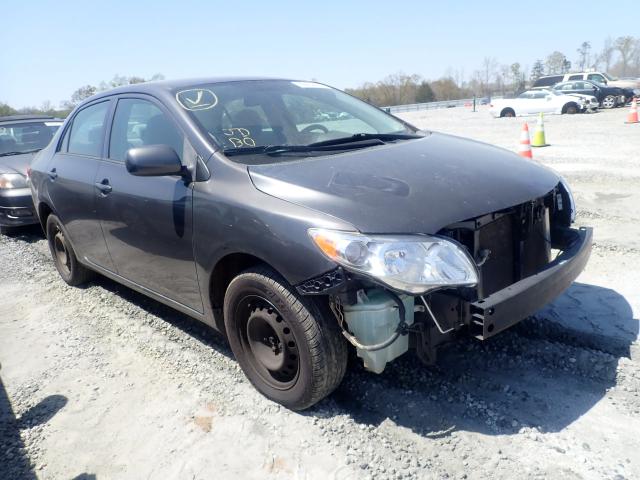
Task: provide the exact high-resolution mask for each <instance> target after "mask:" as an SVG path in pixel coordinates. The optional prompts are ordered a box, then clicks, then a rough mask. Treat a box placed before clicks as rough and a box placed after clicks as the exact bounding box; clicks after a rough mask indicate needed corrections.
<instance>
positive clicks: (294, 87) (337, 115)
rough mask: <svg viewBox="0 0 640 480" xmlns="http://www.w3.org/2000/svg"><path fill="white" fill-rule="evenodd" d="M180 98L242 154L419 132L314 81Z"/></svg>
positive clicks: (228, 86)
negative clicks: (271, 148)
mask: <svg viewBox="0 0 640 480" xmlns="http://www.w3.org/2000/svg"><path fill="white" fill-rule="evenodd" d="M175 97H176V100H177V102H178V104H179V105H180V107H181V108H183V109H184V110H186V111H187V112H188V114H189V115H190V116H191V117H192V118H193V119H194V120H195V122H196V123H197V124H198V126H200V128H202V129H203V130H204V131H205V132H207V133H208V134H209V136H210V137H211V138H212V139H213V140H215V142H216V143H217V144H218V145H219V146H221V147H222V148H223V149H224V150H225V151H227V152H229V153H230V152H232V151H233V152H234V153H236V154H237V151H238V149H247V151H248V152H251V153H254V152H256V150H259V149H260V147H267V146H276V145H279V146H290V147H308V146H310V145H312V144H317V143H319V142H328V141H329V142H330V143H331V141H332V140H336V139H343V138H350V137H353V136H354V135H355V136H360V137H371V136H378V135H380V134H382V135H392V134H398V135H399V136H401V135H410V134H414V133H415V130H413V129H412V128H410V127H408V126H406V125H405V124H403V123H402V122H400V121H399V120H396V119H394V118H393V117H391V116H390V115H387V114H386V113H384V112H382V111H381V110H380V109H378V108H376V107H373V106H371V105H369V104H367V103H365V102H363V101H361V100H358V99H356V98H354V97H351V96H350V95H347V94H346V93H343V92H341V91H339V90H335V89H333V88H330V87H327V86H325V85H321V84H319V83H314V82H296V81H288V80H252V81H236V82H221V83H213V84H207V85H198V86H194V87H191V88H187V89H181V90H179V91H176V92H175ZM386 140H388V138H386ZM256 147H258V148H256ZM290 150H291V149H290ZM300 150H301V149H300V148H298V150H296V151H297V152H299V151H300ZM334 150H337V149H336V148H334ZM325 154H326V152H325Z"/></svg>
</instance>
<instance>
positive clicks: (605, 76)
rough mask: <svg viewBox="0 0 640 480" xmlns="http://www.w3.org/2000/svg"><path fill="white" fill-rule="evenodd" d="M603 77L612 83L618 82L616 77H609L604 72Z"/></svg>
mask: <svg viewBox="0 0 640 480" xmlns="http://www.w3.org/2000/svg"><path fill="white" fill-rule="evenodd" d="M602 76H603V77H604V78H606V79H607V80H611V81H614V82H615V81H616V80H617V78H616V77H612V76H611V75H609V74H608V73H605V72H602Z"/></svg>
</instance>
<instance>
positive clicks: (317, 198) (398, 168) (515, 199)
mask: <svg viewBox="0 0 640 480" xmlns="http://www.w3.org/2000/svg"><path fill="white" fill-rule="evenodd" d="M249 171H250V173H251V177H252V179H253V182H254V184H255V185H256V187H257V188H258V189H260V190H261V191H263V192H265V193H269V194H271V195H275V196H278V197H280V198H283V199H285V200H288V201H290V202H293V203H296V204H298V205H303V206H306V207H309V208H313V209H315V210H320V211H323V212H326V213H328V214H331V215H333V216H335V217H337V218H341V219H343V220H345V221H347V222H350V223H352V224H353V225H355V226H356V227H357V228H358V229H359V230H360V231H361V232H365V233H426V234H433V233H436V232H437V231H438V230H440V229H442V228H443V227H446V226H447V225H450V224H452V223H455V222H459V221H463V220H467V219H469V218H473V217H477V216H480V215H484V214H487V213H490V212H495V211H497V210H501V209H504V208H508V207H511V206H514V205H518V204H520V203H523V202H526V201H528V200H533V199H535V198H538V197H541V196H543V195H545V194H546V193H548V192H550V191H551V190H552V189H553V188H554V187H555V186H556V185H557V184H558V181H559V177H558V176H557V175H556V174H555V173H553V172H552V171H551V170H548V169H546V168H545V167H542V166H541V165H538V164H535V163H534V162H532V161H528V160H525V159H524V158H522V157H520V156H518V155H516V154H514V153H511V152H508V151H506V150H503V149H501V148H497V147H494V146H491V145H487V144H485V143H480V142H475V141H472V140H467V139H462V138H458V137H453V136H450V135H444V134H439V133H432V134H430V135H428V136H427V137H425V138H422V139H418V140H408V141H402V142H399V143H397V144H393V145H386V146H381V147H375V148H367V149H362V150H356V151H352V152H348V153H343V154H338V155H332V156H327V157H318V158H313V159H305V160H302V161H294V162H286V163H278V164H269V165H259V166H251V167H249Z"/></svg>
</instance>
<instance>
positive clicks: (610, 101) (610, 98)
mask: <svg viewBox="0 0 640 480" xmlns="http://www.w3.org/2000/svg"><path fill="white" fill-rule="evenodd" d="M617 106H618V99H617V98H616V96H615V95H607V96H606V97H604V98H603V99H602V108H606V109H609V108H614V107H617Z"/></svg>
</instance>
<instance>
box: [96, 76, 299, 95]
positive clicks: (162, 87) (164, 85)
mask: <svg viewBox="0 0 640 480" xmlns="http://www.w3.org/2000/svg"><path fill="white" fill-rule="evenodd" d="M260 80H285V81H293V79H289V78H277V77H201V78H184V79H179V80H156V81H152V82H144V83H133V84H130V85H123V86H121V87H116V88H113V89H111V90H106V91H104V92H100V93H98V94H96V95H94V96H92V97H90V99H91V100H95V99H97V98H100V97H107V96H110V95H118V94H122V93H149V94H154V93H155V94H160V93H166V92H167V91H172V90H177V89H180V88H187V87H193V86H194V85H205V84H209V83H226V82H247V81H260Z"/></svg>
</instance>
